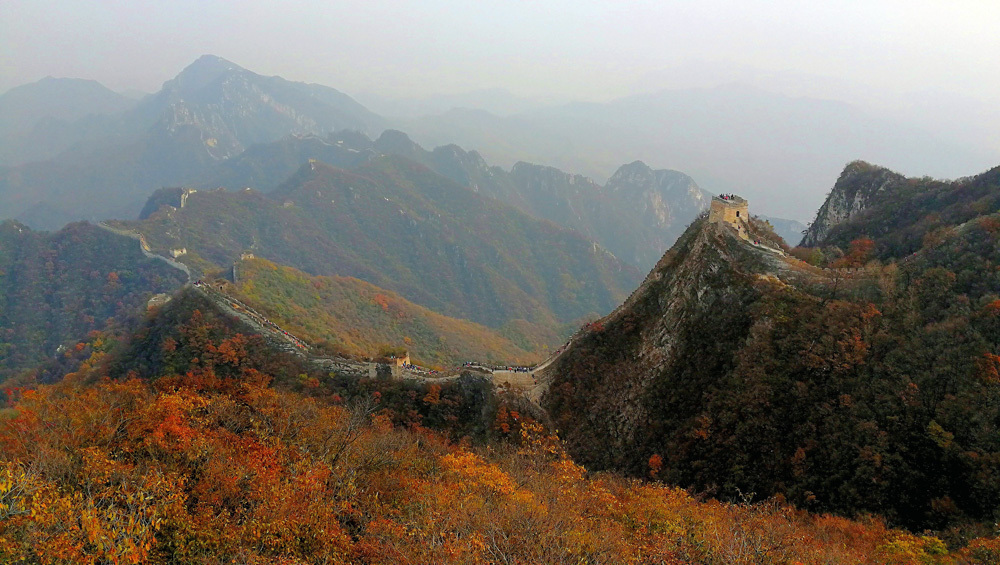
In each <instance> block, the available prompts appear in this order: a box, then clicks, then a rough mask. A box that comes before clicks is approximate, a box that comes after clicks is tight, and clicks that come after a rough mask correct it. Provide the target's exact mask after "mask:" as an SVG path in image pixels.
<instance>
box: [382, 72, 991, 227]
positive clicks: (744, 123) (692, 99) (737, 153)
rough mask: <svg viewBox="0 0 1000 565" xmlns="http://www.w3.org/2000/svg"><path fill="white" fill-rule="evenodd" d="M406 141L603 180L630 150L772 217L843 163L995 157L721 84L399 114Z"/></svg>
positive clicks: (800, 206) (797, 207)
mask: <svg viewBox="0 0 1000 565" xmlns="http://www.w3.org/2000/svg"><path fill="white" fill-rule="evenodd" d="M394 127H396V128H398V129H402V130H404V131H406V132H407V133H408V134H409V135H410V136H411V137H412V138H413V139H414V140H415V141H416V142H418V143H420V144H423V145H428V146H433V145H440V144H444V143H457V144H459V145H462V146H463V147H474V148H476V149H477V150H478V151H479V152H480V153H481V154H482V155H483V157H484V158H485V159H487V160H489V161H490V162H491V163H494V164H497V165H500V166H504V167H509V166H512V165H513V164H514V163H516V162H517V161H529V162H536V163H545V164H547V165H551V166H554V167H558V168H561V169H564V170H568V171H574V172H577V173H580V174H584V175H587V176H589V177H591V178H594V179H597V180H598V182H602V181H603V179H607V178H609V177H610V176H611V175H612V174H613V173H614V171H615V170H616V169H617V167H618V166H619V165H620V164H621V163H623V162H629V161H632V160H635V159H640V160H642V161H644V162H646V163H649V164H650V165H651V166H653V167H654V168H674V169H680V170H683V171H685V172H686V173H688V174H690V175H691V176H693V177H694V178H696V179H698V182H699V184H700V185H701V186H702V187H703V188H706V189H708V190H709V191H710V192H712V193H738V194H743V195H744V196H747V197H749V198H750V199H751V200H753V201H755V202H756V203H757V206H758V208H757V209H758V210H760V211H761V212H763V213H766V214H768V215H772V216H780V217H785V218H793V219H805V218H806V217H807V216H808V215H811V213H812V212H813V211H814V210H815V209H816V207H817V206H819V204H821V201H822V198H823V196H822V195H823V189H824V188H825V187H826V186H828V183H829V179H830V178H833V177H835V176H836V174H837V173H838V172H839V171H840V169H841V168H842V167H843V164H844V163H847V162H850V161H852V160H855V159H858V158H862V157H864V158H866V159H869V160H873V161H878V162H882V163H885V164H887V165H889V166H891V167H893V168H896V169H904V170H908V171H913V172H914V173H917V174H927V175H932V176H935V177H945V178H948V177H952V178H953V177H956V176H959V175H962V174H965V172H966V171H970V170H981V169H984V168H986V167H988V166H990V165H991V164H993V163H994V162H995V161H996V159H997V155H996V152H995V149H993V148H990V147H987V146H984V145H982V144H980V143H975V142H971V141H970V142H962V141H961V140H946V139H944V138H943V137H942V136H940V135H936V134H935V132H934V131H933V130H929V129H926V128H923V127H920V126H918V125H913V124H912V123H911V122H904V121H896V120H892V119H888V118H885V117H884V116H883V115H882V114H877V113H872V112H868V111H866V110H863V109H861V108H859V107H857V106H853V105H851V104H847V103H843V102H837V101H832V100H824V99H817V98H808V97H793V96H786V95H780V94H775V93H773V92H769V91H767V90H764V89H762V88H760V87H754V86H749V85H744V84H729V85H723V86H718V87H712V88H685V89H677V90H662V91H658V92H653V93H648V94H641V95H635V96H631V97H626V98H620V99H615V100H611V101H608V102H589V103H580V102H577V103H569V104H563V105H555V106H546V107H541V108H535V109H531V110H525V111H523V112H519V113H516V114H511V115H505V116H498V115H495V114H492V113H490V112H487V111H484V110H482V109H476V108H454V109H451V110H449V111H447V112H444V113H439V114H434V115H428V116H423V117H419V118H413V119H409V120H397V122H396V123H395V124H394Z"/></svg>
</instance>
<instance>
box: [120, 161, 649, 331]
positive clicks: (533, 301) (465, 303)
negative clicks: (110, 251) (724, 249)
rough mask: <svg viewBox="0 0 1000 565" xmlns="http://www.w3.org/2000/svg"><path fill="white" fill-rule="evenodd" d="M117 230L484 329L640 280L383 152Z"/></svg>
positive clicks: (207, 265)
mask: <svg viewBox="0 0 1000 565" xmlns="http://www.w3.org/2000/svg"><path fill="white" fill-rule="evenodd" d="M168 192H169V191H168ZM171 194H175V195H176V192H172V193H171ZM168 196H169V195H168ZM158 198H160V197H159V196H154V199H158ZM169 200H170V199H169V197H167V196H164V197H163V198H162V199H160V200H159V201H160V202H163V203H166V202H167V201H169ZM152 207H153V206H150V208H152ZM118 225H120V226H123V227H127V228H128V229H135V230H137V231H140V232H142V233H143V234H144V235H145V236H146V239H147V241H148V242H149V244H150V245H151V246H152V248H153V249H154V250H159V251H160V252H161V253H167V252H169V251H170V250H172V249H178V248H184V249H187V251H188V253H187V254H186V255H185V256H184V257H183V258H182V260H183V261H185V262H187V263H188V264H189V265H191V266H192V267H194V268H196V269H199V270H201V271H203V272H211V271H212V270H213V268H219V267H221V268H227V267H228V266H229V265H231V264H232V262H233V261H234V260H236V259H237V258H239V257H240V256H241V254H242V253H243V252H244V251H252V252H253V253H255V254H257V255H260V256H261V257H263V258H266V259H271V260H273V261H276V262H280V263H281V264H284V265H288V266H291V267H295V268H298V269H300V270H303V271H305V272H307V273H310V274H313V275H340V276H351V277H355V278H359V279H362V280H365V281H367V282H369V283H372V284H375V285H377V286H379V287H382V288H385V289H388V290H392V291H395V292H398V293H399V294H401V295H402V296H403V297H405V298H406V299H408V300H410V301H413V302H415V303H417V304H420V305H422V306H425V307H428V308H431V309H432V310H435V311H437V312H439V313H442V314H445V315H449V316H454V317H459V318H464V319H468V320H472V321H475V322H479V323H482V324H484V325H487V326H490V327H500V326H503V325H504V324H506V323H508V322H512V321H514V320H518V319H524V320H528V321H530V322H533V323H539V324H543V325H546V326H553V325H558V324H560V323H565V322H569V321H572V320H576V319H579V318H582V317H585V316H589V315H593V314H600V313H601V312H607V311H609V310H610V309H611V308H613V307H614V306H615V305H616V304H617V303H618V302H619V301H620V300H621V298H622V297H624V296H625V294H626V293H627V292H628V290H629V289H631V288H632V287H633V286H634V285H635V283H636V282H637V281H638V280H639V272H638V271H637V270H636V269H635V268H633V267H630V266H628V265H626V264H623V263H622V262H621V261H619V260H618V259H617V258H616V257H615V256H614V255H612V254H611V253H609V252H608V251H606V250H605V249H603V248H602V247H600V246H599V245H596V244H594V243H593V242H591V241H589V240H587V239H586V238H584V237H582V236H580V235H579V234H577V233H576V232H573V231H571V230H569V229H566V228H562V227H559V226H557V225H556V224H554V223H551V222H548V221H545V220H539V219H536V218H534V217H532V216H529V215H527V214H524V213H523V212H520V211H518V210H516V209H514V208H512V207H509V206H506V205H504V204H502V203H500V202H497V201H495V200H492V199H489V198H487V197H485V196H481V195H478V194H476V193H474V192H472V191H470V190H468V189H467V188H465V187H463V186H461V185H459V184H457V183H455V182H453V181H451V180H449V179H447V178H445V177H442V176H441V175H438V174H437V173H435V172H433V171H431V170H430V169H427V168H426V167H424V166H422V165H420V164H418V163H415V162H413V161H410V160H408V159H406V158H403V157H398V156H391V155H390V156H382V157H378V158H375V159H373V160H371V161H369V162H366V163H364V164H362V165H360V166H358V167H355V168H353V169H350V170H345V169H340V168H336V167H331V166H329V165H326V164H323V163H320V162H312V163H307V164H305V165H303V166H302V167H300V169H299V170H298V171H297V172H296V173H295V174H294V175H293V176H292V177H290V178H289V179H288V180H287V181H286V182H285V183H283V184H282V185H281V186H279V187H278V188H276V189H274V190H272V191H271V192H268V193H260V192H257V191H254V190H250V189H244V190H240V191H235V192H233V191H225V190H211V191H198V192H196V193H193V194H189V195H188V196H187V197H186V198H185V202H184V204H183V206H181V203H180V202H179V200H177V201H173V205H167V206H164V205H160V206H159V208H158V211H157V212H155V213H152V214H150V215H148V216H147V217H146V219H144V220H141V221H138V222H118Z"/></svg>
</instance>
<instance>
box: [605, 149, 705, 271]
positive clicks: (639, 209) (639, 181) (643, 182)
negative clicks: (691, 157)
mask: <svg viewBox="0 0 1000 565" xmlns="http://www.w3.org/2000/svg"><path fill="white" fill-rule="evenodd" d="M604 190H605V192H607V193H608V194H609V196H611V200H612V201H613V202H618V201H620V202H621V203H622V206H623V207H624V210H623V211H624V216H625V218H626V219H627V220H629V221H631V222H633V223H634V225H635V226H636V227H639V228H641V230H642V232H643V233H641V234H639V237H640V241H639V246H638V247H639V248H637V249H636V250H635V253H634V256H632V257H627V259H628V260H631V261H633V262H634V263H635V264H637V265H639V266H641V267H644V268H648V267H649V266H650V265H653V264H654V263H655V262H656V261H657V260H658V259H659V258H660V257H661V256H662V255H663V252H664V251H666V250H667V249H669V248H670V246H671V245H673V243H674V241H676V240H677V238H678V237H679V236H680V234H681V233H683V232H684V229H685V228H686V227H687V225H688V224H689V223H690V222H691V220H693V219H694V218H695V217H696V216H697V215H698V214H700V213H701V212H702V211H704V210H706V209H707V208H708V205H709V202H711V196H709V195H708V194H707V193H706V192H705V191H704V190H702V189H701V188H699V187H698V185H697V184H695V182H694V179H692V178H691V177H689V176H687V175H686V174H684V173H681V172H679V171H672V170H666V169H664V170H653V169H651V168H649V167H648V166H646V164H645V163H643V162H642V161H635V162H633V163H630V164H628V165H623V166H622V167H621V168H619V169H618V170H617V171H616V172H615V174H614V175H612V177H611V178H610V179H609V180H608V182H607V184H606V185H605V187H604Z"/></svg>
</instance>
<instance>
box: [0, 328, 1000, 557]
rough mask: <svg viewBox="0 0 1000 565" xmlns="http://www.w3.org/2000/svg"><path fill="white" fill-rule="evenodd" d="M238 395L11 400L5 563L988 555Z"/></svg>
mask: <svg viewBox="0 0 1000 565" xmlns="http://www.w3.org/2000/svg"><path fill="white" fill-rule="evenodd" d="M234 347H235V345H234ZM245 377H246V378H243V379H221V378H219V377H217V376H215V375H214V374H213V373H211V371H208V370H206V371H203V372H200V373H198V372H193V373H189V374H187V375H183V376H172V377H169V378H162V379H159V380H158V381H156V382H155V383H153V384H150V383H147V382H144V381H139V380H136V379H130V380H126V381H103V382H100V383H98V384H96V385H92V386H80V385H75V384H72V383H70V382H66V381H64V382H63V383H61V384H59V385H54V386H47V387H42V388H40V389H39V390H37V391H26V392H24V393H23V394H22V395H21V397H20V399H19V400H18V401H17V403H16V405H15V408H14V415H13V416H12V417H10V418H8V419H6V420H4V424H3V425H0V562H4V563H7V562H16V561H22V560H23V561H29V562H38V563H167V562H171V563H173V562H185V563H223V562H225V563H229V562H239V563H368V564H390V563H392V564H395V563H523V564H528V563H650V564H653V563H656V564H664V563H703V562H704V563H708V562H711V563H737V564H738V563H817V564H818V563H869V564H875V563H893V564H895V563H940V564H945V563H958V562H959V561H957V559H958V558H959V557H960V558H961V559H963V561H961V562H962V563H977V562H979V563H987V562H995V558H996V556H997V554H998V549H997V548H998V547H1000V544H998V542H997V540H992V539H987V540H978V541H976V542H974V543H973V544H971V545H970V546H969V547H968V548H967V549H966V550H963V552H962V553H961V555H959V556H953V555H949V554H948V553H947V551H946V550H945V549H944V546H943V545H942V544H941V542H940V541H939V540H937V539H936V538H932V537H924V536H915V535H911V534H908V533H905V532H901V531H897V530H891V529H888V528H886V527H885V525H884V524H882V523H881V522H878V521H873V520H866V521H851V520H847V519H843V518H836V517H831V516H816V515H811V514H807V513H804V512H799V511H795V510H793V509H791V508H789V507H787V506H784V505H782V504H779V503H778V502H776V501H770V502H765V503H759V504H752V505H750V504H737V505H733V504H724V503H720V502H698V501H696V500H694V499H693V498H692V497H690V496H689V495H688V494H687V493H686V492H684V491H683V490H680V489H677V488H672V487H667V486H663V485H655V484H649V483H644V482H641V481H633V480H625V479H622V478H619V477H615V476H612V475H588V473H587V472H586V470H585V469H583V468H582V467H580V466H579V465H577V464H575V463H574V462H573V461H572V460H570V459H569V458H568V457H567V456H566V454H565V451H564V450H563V449H562V446H561V444H560V442H559V440H558V438H556V437H555V436H553V435H551V434H550V433H548V432H547V431H546V430H545V428H544V427H542V426H541V425H540V424H538V423H536V422H532V421H523V420H521V419H520V418H519V417H518V416H517V415H516V413H510V412H508V413H507V415H506V419H507V420H506V421H507V422H508V423H513V422H517V423H518V429H519V433H520V445H519V447H518V449H516V450H513V449H508V450H501V451H500V452H499V453H498V452H496V451H494V450H492V449H484V450H482V451H479V450H474V449H471V448H469V447H463V446H456V445H452V444H449V443H448V442H447V441H445V440H444V439H442V438H441V437H440V436H437V435H435V434H434V433H432V432H429V431H428V430H426V429H422V428H418V427H417V428H414V429H412V430H403V429H399V428H394V427H393V426H392V424H391V422H390V420H389V419H388V417H386V416H385V415H379V416H376V417H375V418H373V419H372V421H371V422H370V423H367V424H365V423H364V420H363V418H360V417H359V416H363V415H364V414H363V413H362V414H352V413H351V412H350V411H348V410H347V409H345V408H343V407H341V406H336V405H329V404H323V403H321V402H319V401H317V400H314V399H308V398H303V397H302V396H298V395H295V394H292V393H285V392H279V391H277V390H274V389H272V388H268V387H267V386H266V383H267V380H268V379H267V377H266V376H264V375H260V374H258V373H253V372H251V371H247V372H246V373H245ZM649 464H650V470H651V472H652V473H653V474H654V475H655V473H656V472H657V471H658V470H659V469H660V468H661V467H662V465H663V461H662V458H661V457H660V456H659V455H654V456H652V457H651V458H650V461H649Z"/></svg>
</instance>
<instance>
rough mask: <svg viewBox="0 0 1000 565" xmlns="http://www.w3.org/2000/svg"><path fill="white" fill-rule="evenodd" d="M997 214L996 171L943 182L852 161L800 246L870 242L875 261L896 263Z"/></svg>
mask: <svg viewBox="0 0 1000 565" xmlns="http://www.w3.org/2000/svg"><path fill="white" fill-rule="evenodd" d="M848 210H849V211H848ZM997 211H1000V167H997V168H994V169H990V170H989V171H986V172H985V173H982V174H979V175H976V176H972V177H966V178H962V179H958V180H955V181H942V180H935V179H930V178H906V177H903V176H902V175H900V174H898V173H893V172H892V171H889V170H887V169H885V168H883V167H877V166H874V165H870V164H868V163H857V162H856V163H851V164H850V165H848V167H847V168H846V169H845V170H844V173H843V174H842V175H841V177H840V179H839V180H838V181H837V184H836V185H835V186H834V188H833V191H832V192H831V193H830V196H829V197H828V198H827V201H826V202H825V203H824V204H823V207H822V208H821V209H820V211H819V213H818V214H817V217H816V221H814V222H813V224H812V226H811V227H810V229H809V233H807V235H806V238H805V239H804V240H803V245H807V246H810V247H820V248H828V247H837V248H839V249H840V250H844V251H846V250H847V249H848V247H849V246H850V244H851V242H852V241H854V240H856V239H860V238H869V239H872V240H873V241H874V244H875V248H874V254H875V256H876V257H878V258H879V259H882V260H889V259H900V258H902V257H905V256H907V255H909V254H911V253H913V252H914V251H917V250H918V249H920V248H921V247H923V246H924V245H925V244H927V243H928V242H933V241H934V240H936V239H941V238H942V237H947V233H948V232H949V230H952V229H953V228H954V227H955V226H958V225H960V224H963V223H965V222H968V221H970V220H972V219H974V218H977V217H980V216H983V215H986V214H992V213H995V212H997ZM831 258H836V256H835V255H834V256H832V257H831Z"/></svg>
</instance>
